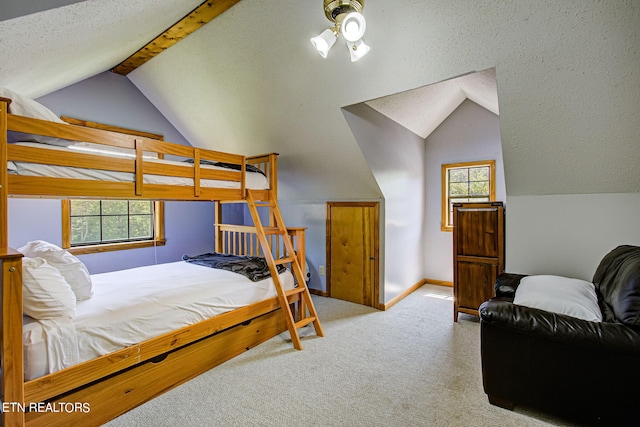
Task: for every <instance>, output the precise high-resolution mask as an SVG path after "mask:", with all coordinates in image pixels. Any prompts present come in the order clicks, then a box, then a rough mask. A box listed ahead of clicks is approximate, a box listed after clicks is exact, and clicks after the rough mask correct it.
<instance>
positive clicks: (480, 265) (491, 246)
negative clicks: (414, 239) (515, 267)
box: [453, 202, 504, 322]
mask: <svg viewBox="0 0 640 427" xmlns="http://www.w3.org/2000/svg"><path fill="white" fill-rule="evenodd" d="M503 271H504V205H503V203H502V202H483V203H454V204H453V296H454V303H453V320H454V322H457V321H458V313H467V314H473V315H476V316H477V315H478V307H480V304H482V303H483V302H485V301H486V300H488V299H490V298H492V297H493V296H494V294H495V292H494V284H495V282H496V278H497V277H498V275H499V274H500V273H502V272H503Z"/></svg>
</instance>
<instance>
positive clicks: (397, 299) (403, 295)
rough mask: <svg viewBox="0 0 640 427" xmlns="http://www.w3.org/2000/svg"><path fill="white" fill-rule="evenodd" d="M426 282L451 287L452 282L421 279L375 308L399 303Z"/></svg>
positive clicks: (381, 308) (387, 308)
mask: <svg viewBox="0 0 640 427" xmlns="http://www.w3.org/2000/svg"><path fill="white" fill-rule="evenodd" d="M426 284H429V285H438V286H450V287H453V282H447V281H445V280H435V279H422V280H420V281H419V282H418V283H416V284H415V285H413V286H411V287H409V288H408V289H406V290H405V291H404V292H402V293H401V294H400V295H398V296H396V297H395V298H392V299H391V300H390V301H389V302H387V303H384V304H379V305H378V307H377V308H378V309H380V310H389V309H390V308H391V307H393V306H394V305H396V304H397V303H399V302H400V301H402V300H403V299H405V298H406V297H408V296H409V295H411V294H412V293H413V292H415V291H417V290H418V289H420V288H421V287H422V286H424V285H426Z"/></svg>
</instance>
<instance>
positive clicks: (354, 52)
mask: <svg viewBox="0 0 640 427" xmlns="http://www.w3.org/2000/svg"><path fill="white" fill-rule="evenodd" d="M347 46H348V47H349V52H351V62H356V61H358V60H359V59H362V57H363V56H365V55H366V54H367V53H369V51H370V50H371V48H370V47H369V46H367V44H365V42H364V41H362V40H358V41H357V42H349V41H348V42H347Z"/></svg>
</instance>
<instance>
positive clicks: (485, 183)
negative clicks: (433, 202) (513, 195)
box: [441, 160, 496, 231]
mask: <svg viewBox="0 0 640 427" xmlns="http://www.w3.org/2000/svg"><path fill="white" fill-rule="evenodd" d="M495 169H496V162H495V160H486V161H481V162H469V163H452V164H445V165H442V225H441V229H442V231H453V204H454V203H460V202H488V201H493V200H495V198H496V191H495Z"/></svg>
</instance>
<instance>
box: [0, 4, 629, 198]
mask: <svg viewBox="0 0 640 427" xmlns="http://www.w3.org/2000/svg"><path fill="white" fill-rule="evenodd" d="M197 4H199V0H196V1H188V0H181V1H175V0H174V1H169V0H87V1H84V2H80V3H75V4H72V5H69V6H65V7H62V8H58V9H51V10H47V11H43V12H41V13H35V14H32V15H27V16H24V17H20V18H16V19H11V20H8V21H3V22H0V39H1V40H0V41H1V43H0V57H2V58H3V60H2V62H0V84H2V85H5V86H9V87H11V88H13V89H15V90H18V91H22V92H23V93H26V94H27V95H30V96H34V97H37V96H39V95H42V94H45V93H48V92H50V91H53V90H56V89H58V88H61V87H64V86H66V85H69V84H71V83H74V82H76V81H79V80H82V79H84V78H86V77H88V76H90V75H93V74H95V73H99V72H102V71H105V70H108V69H109V68H110V67H112V66H114V65H116V64H117V63H119V62H120V61H122V60H123V59H124V58H126V57H127V56H128V55H129V54H131V53H132V52H133V51H135V50H137V49H138V48H139V47H140V46H142V45H144V44H145V43H146V42H147V41H148V40H149V39H151V38H153V37H154V36H155V35H157V34H158V33H159V32H161V31H163V30H164V29H165V28H167V27H168V26H169V25H171V24H172V23H173V22H175V21H176V20H178V19H179V18H181V17H182V16H184V15H185V14H186V13H187V12H188V11H190V10H191V9H193V8H194V7H195V6H196V5H197ZM364 14H365V16H366V18H367V33H366V35H365V40H366V41H367V43H368V44H369V45H370V46H371V47H372V50H371V53H370V54H369V55H368V56H366V57H365V58H364V59H362V60H361V61H359V62H356V63H351V62H350V61H349V56H348V53H347V52H346V46H344V44H343V43H342V42H338V43H336V45H335V46H334V47H333V49H332V51H331V52H330V54H329V57H328V58H326V59H322V58H320V57H319V56H318V55H317V54H316V53H315V52H314V51H313V49H312V48H311V45H310V43H309V39H310V37H312V36H314V35H316V34H318V33H320V32H321V31H322V30H323V29H324V28H326V27H327V26H328V21H327V20H326V18H325V17H324V14H323V12H322V2H321V0H313V1H312V0H308V1H293V2H292V1H287V0H270V1H268V2H266V1H261V0H242V1H241V2H240V3H238V4H237V5H235V6H233V7H232V8H231V9H229V10H228V11H227V12H225V13H224V14H223V15H221V16H219V17H218V18H216V19H215V20H214V21H212V22H211V23H209V24H207V25H206V26H204V27H203V28H201V29H200V30H198V31H196V32H195V33H194V34H191V35H190V36H189V37H188V38H186V39H184V40H182V41H181V42H180V43H178V44H177V45H175V46H173V47H172V48H170V49H168V50H166V51H165V52H163V53H162V54H161V55H159V56H157V57H155V58H154V59H152V60H151V61H149V62H147V63H146V64H145V65H143V66H142V67H140V68H138V69H137V70H135V71H134V72H132V73H131V74H129V75H128V78H129V79H130V80H131V81H132V82H133V83H134V84H135V85H136V86H137V87H138V88H139V90H140V91H141V92H142V93H144V94H145V95H146V96H147V97H148V98H149V99H150V100H151V102H153V104H154V105H155V106H156V107H157V108H158V109H159V110H160V111H161V112H162V113H163V114H164V115H165V116H166V117H167V118H168V119H169V120H170V121H171V122H172V123H173V124H174V126H175V127H176V128H177V129H178V130H179V131H180V132H181V133H182V134H183V135H184V136H185V137H186V138H187V140H189V141H190V142H191V143H192V144H193V145H195V146H201V147H207V148H212V149H220V150H228V151H235V152H241V153H246V154H254V153H259V152H264V151H278V152H280V153H281V158H280V166H281V172H282V173H281V177H282V178H283V179H282V181H283V183H284V185H283V188H282V190H281V192H280V196H281V197H284V198H298V199H304V198H313V199H323V198H325V199H326V198H333V199H347V198H348V199H367V198H377V197H380V192H379V189H378V188H377V186H376V183H375V180H374V179H373V176H372V175H371V172H370V170H369V168H368V165H367V163H366V161H365V160H364V158H363V155H362V153H361V152H360V150H359V147H358V145H357V144H356V142H355V140H354V138H353V135H352V134H351V132H350V129H349V127H348V126H347V124H346V123H345V120H344V117H343V116H342V114H341V112H340V111H341V110H340V109H341V107H344V106H348V105H352V104H356V103H360V102H365V101H369V102H370V104H371V105H377V107H378V108H380V109H381V111H382V110H384V111H386V114H389V116H390V117H391V115H394V116H396V115H397V114H396V113H395V112H394V111H395V110H397V106H398V105H400V104H403V102H399V101H398V99H392V100H391V101H389V100H385V99H384V98H385V97H386V96H388V95H393V94H405V95H400V96H413V95H415V94H414V93H413V91H412V89H416V88H423V87H428V86H429V85H430V84H432V83H434V82H440V81H444V80H447V79H450V78H451V77H452V76H463V75H465V74H467V73H470V72H473V71H479V70H488V69H491V68H495V71H496V85H497V92H498V99H499V101H500V108H499V110H500V119H501V136H502V140H503V155H504V164H505V178H506V183H507V194H508V195H536V194H579V193H615V192H638V191H640V175H639V174H638V173H637V170H638V165H640V144H639V143H638V141H640V125H639V123H640V103H638V102H637V101H638V99H640V54H639V52H638V46H640V5H639V4H638V2H635V1H633V0H626V1H619V2H556V1H542V2H495V1H490V0H486V1H477V2H468V1H466V0H452V1H448V2H441V1H436V0H407V1H403V2H402V4H401V7H389V6H388V5H387V4H384V3H381V2H368V3H367V5H366V8H365V11H364ZM409 91H411V92H409ZM464 92H465V93H466V92H467V90H464ZM468 92H469V93H467V96H468V97H469V98H470V99H472V100H474V101H475V102H477V103H479V104H480V105H483V102H482V101H481V100H479V99H473V98H472V97H473V96H476V95H474V94H473V93H472V91H470V90H469V91H468ZM416 93H419V92H416ZM423 107H424V108H425V109H427V108H428V105H426V106H423ZM440 108H441V109H442V108H444V107H442V106H440ZM447 108H451V107H450V106H449V107H447ZM418 109H420V110H421V109H422V107H415V110H418ZM444 109H445V110H446V108H444ZM488 109H490V110H491V111H494V110H492V109H491V108H488ZM494 112H497V108H496V110H495V111H494ZM445 114H446V113H445ZM402 116H404V115H402ZM431 116H432V115H431V114H430V115H429V118H425V114H424V112H422V111H420V112H419V114H418V113H417V114H416V115H415V117H414V118H412V119H411V120H407V122H405V126H407V127H409V128H413V129H415V130H414V132H415V133H417V134H420V135H424V134H427V133H428V132H429V129H430V128H432V127H433V126H434V125H435V123H437V120H434V121H433V123H431V124H429V123H428V122H429V121H431V119H430V117H431ZM435 116H436V115H433V117H435ZM396 120H400V119H396ZM389 143H390V144H393V141H390V142H389Z"/></svg>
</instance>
